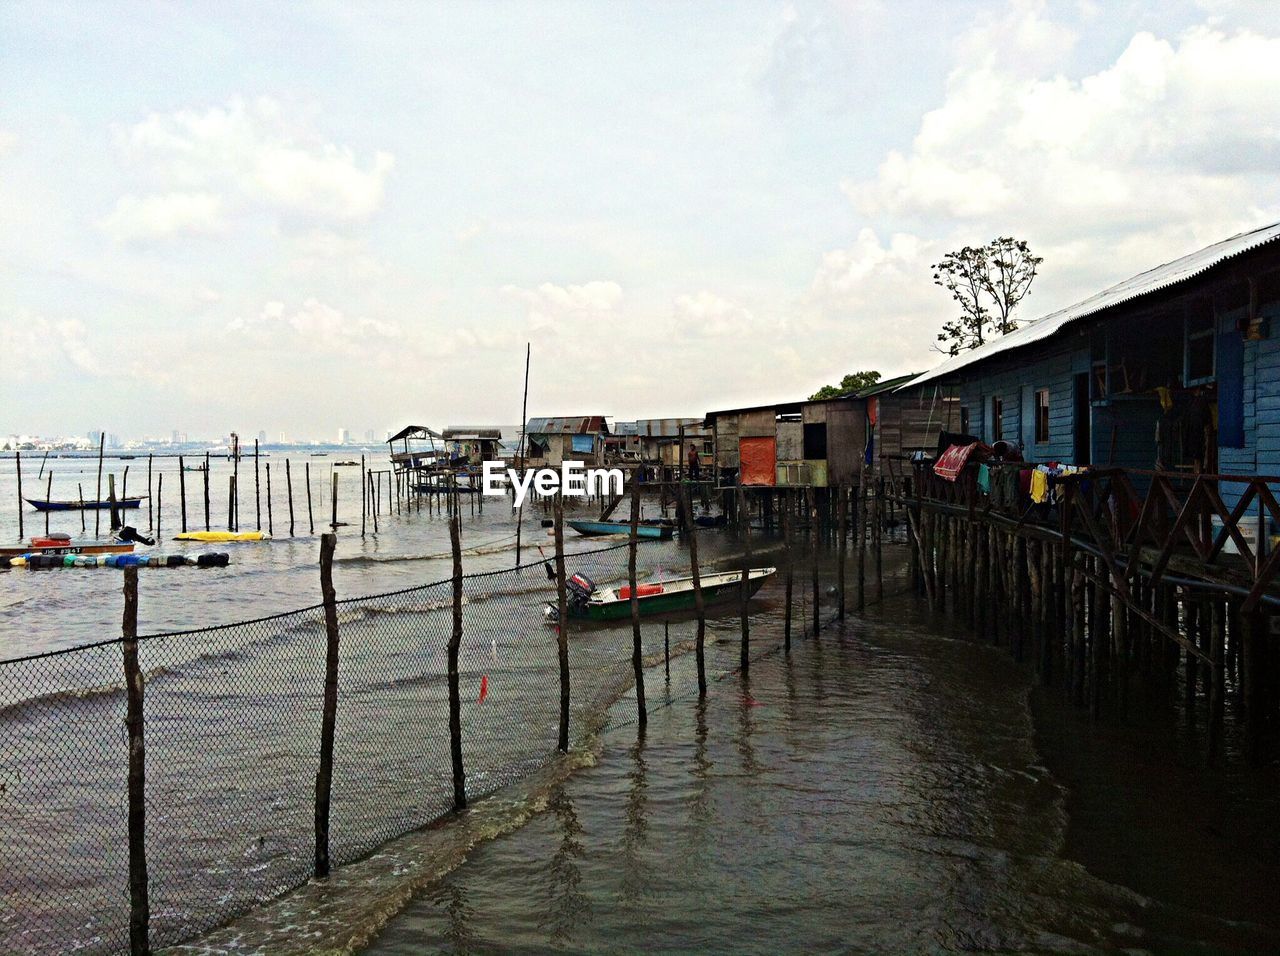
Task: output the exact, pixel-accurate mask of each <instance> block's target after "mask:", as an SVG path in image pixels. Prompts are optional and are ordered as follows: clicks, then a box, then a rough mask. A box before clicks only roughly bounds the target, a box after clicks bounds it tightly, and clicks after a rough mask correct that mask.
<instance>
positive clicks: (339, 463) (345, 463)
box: [333, 461, 360, 468]
mask: <svg viewBox="0 0 1280 956" xmlns="http://www.w3.org/2000/svg"><path fill="white" fill-rule="evenodd" d="M358 464H360V462H358V461H335V462H334V463H333V467H334V468H354V467H355V466H356V465H358Z"/></svg>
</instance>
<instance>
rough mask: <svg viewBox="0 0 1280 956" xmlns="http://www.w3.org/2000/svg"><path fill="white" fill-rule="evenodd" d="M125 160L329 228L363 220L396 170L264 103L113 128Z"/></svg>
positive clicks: (383, 157)
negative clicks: (317, 222)
mask: <svg viewBox="0 0 1280 956" xmlns="http://www.w3.org/2000/svg"><path fill="white" fill-rule="evenodd" d="M116 139H117V143H118V145H119V147H120V149H121V151H122V153H123V155H124V156H125V157H126V158H127V159H128V160H130V161H131V162H133V163H135V164H137V165H138V166H139V167H140V168H142V169H144V170H147V171H149V172H150V173H151V175H153V176H154V177H155V178H156V179H157V180H158V181H160V182H161V183H163V184H166V185H167V186H168V187H170V188H173V187H178V188H183V189H188V190H191V189H198V190H203V191H211V192H215V193H217V194H218V195H220V196H223V197H224V198H226V199H227V200H228V201H231V200H233V199H234V201H235V202H237V203H240V204H245V205H248V206H251V207H264V208H267V209H270V210H273V211H274V212H276V213H279V214H285V215H291V216H301V217H304V218H309V219H315V220H320V221H330V222H356V221H361V220H365V219H368V218H369V217H370V216H372V215H373V214H374V213H375V212H377V210H378V209H379V208H380V207H381V205H382V201H383V198H384V194H385V189H386V182H387V178H388V176H389V175H390V173H391V170H392V168H393V167H394V165H395V158H394V157H393V156H392V155H391V154H390V153H388V152H384V151H381V150H379V151H375V152H374V154H373V156H372V157H371V158H369V159H365V160H361V159H360V158H359V157H357V156H356V154H355V151H354V150H353V149H351V147H349V146H343V145H338V144H336V143H332V142H329V141H327V140H326V139H325V138H324V137H323V136H321V135H320V134H319V133H317V132H316V131H314V130H312V129H310V128H308V127H306V126H305V125H303V124H302V123H300V122H298V121H297V120H294V119H292V118H291V117H289V116H287V115H286V113H285V110H284V107H283V106H282V105H281V104H280V103H278V102H276V101H275V100H272V99H270V98H266V97H261V98H258V99H255V100H253V101H245V100H241V99H235V100H232V101H231V102H229V103H228V104H226V105H225V106H216V107H212V108H210V109H207V110H204V111H199V110H179V111H176V112H173V113H167V114H159V113H155V114H152V115H151V116H149V117H147V118H146V119H145V120H143V121H142V122H140V123H136V124H134V125H132V126H128V127H122V128H118V129H117V130H116Z"/></svg>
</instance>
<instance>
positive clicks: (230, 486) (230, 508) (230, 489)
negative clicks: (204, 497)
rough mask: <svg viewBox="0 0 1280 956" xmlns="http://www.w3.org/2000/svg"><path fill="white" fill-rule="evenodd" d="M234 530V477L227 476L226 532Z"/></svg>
mask: <svg viewBox="0 0 1280 956" xmlns="http://www.w3.org/2000/svg"><path fill="white" fill-rule="evenodd" d="M235 529H236V476H235V475H228V476H227V530H228V531H234V530H235Z"/></svg>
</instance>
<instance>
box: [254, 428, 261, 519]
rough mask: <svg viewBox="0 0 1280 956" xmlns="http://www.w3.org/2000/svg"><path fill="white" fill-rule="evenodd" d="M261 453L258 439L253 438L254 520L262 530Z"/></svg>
mask: <svg viewBox="0 0 1280 956" xmlns="http://www.w3.org/2000/svg"><path fill="white" fill-rule="evenodd" d="M259 461H260V454H259V448H258V439H256V438H255V439H254V440H253V520H254V524H255V526H256V527H257V530H259V531H261V530H262V491H261V485H260V483H259V478H258V472H259V468H258V462H259Z"/></svg>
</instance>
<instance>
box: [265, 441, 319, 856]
mask: <svg viewBox="0 0 1280 956" xmlns="http://www.w3.org/2000/svg"><path fill="white" fill-rule="evenodd" d="M255 444H256V442H255ZM255 451H256V449H255ZM254 458H255V469H254V470H255V475H254V478H255V483H256V479H257V475H256V470H257V469H256V459H257V456H256V454H255V456H254ZM337 547H338V536H337V535H336V534H332V533H330V534H325V535H321V536H320V594H321V598H322V600H323V602H324V630H325V659H324V703H323V705H322V708H321V714H320V768H319V770H317V771H316V817H315V840H316V845H315V875H316V876H317V877H318V878H324V877H326V876H328V875H329V801H330V797H331V795H332V791H333V739H334V732H335V727H336V724H337V715H338V597H337V593H336V592H335V591H334V587H333V552H334V551H335V550H336V549H337Z"/></svg>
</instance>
